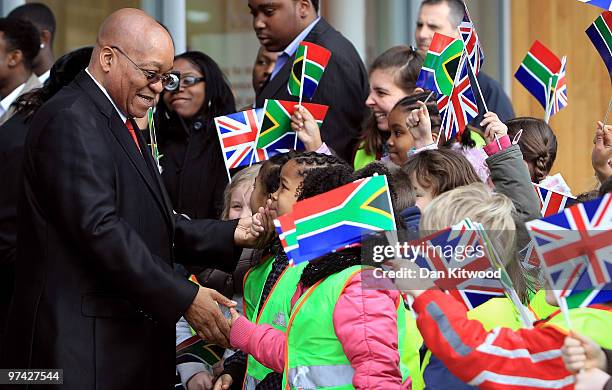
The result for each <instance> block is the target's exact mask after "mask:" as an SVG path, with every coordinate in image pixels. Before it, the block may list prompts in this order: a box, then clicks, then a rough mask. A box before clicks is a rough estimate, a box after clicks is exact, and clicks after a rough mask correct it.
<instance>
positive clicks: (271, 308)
mask: <svg viewBox="0 0 612 390" xmlns="http://www.w3.org/2000/svg"><path fill="white" fill-rule="evenodd" d="M307 264H308V263H307V262H304V263H300V264H298V265H296V266H293V267H292V266H287V267H285V269H284V270H283V272H282V273H281V275H280V276H279V277H278V279H277V280H276V283H274V285H273V286H272V289H271V290H270V293H269V294H268V297H267V298H266V301H265V302H258V304H257V305H256V306H255V309H254V310H253V311H252V312H250V313H249V315H248V316H247V318H248V319H249V321H251V322H253V323H255V324H268V325H271V326H272V327H273V328H275V329H278V330H280V331H282V332H285V331H286V330H287V322H288V321H289V315H290V314H291V298H292V297H293V295H294V294H295V290H296V289H297V285H298V282H299V281H300V277H301V275H302V270H303V269H304V267H305V266H306V265H307ZM269 272H270V271H268V274H269ZM266 278H267V274H266ZM266 278H264V283H265V279H266ZM248 279H250V277H249V278H248ZM248 279H247V282H246V283H245V287H247V285H248V287H249V288H251V286H255V285H256V284H255V283H253V284H250V283H248V282H249V280H248ZM262 290H263V284H262ZM262 290H259V298H261V293H262ZM245 293H246V290H245ZM249 295H251V296H254V295H256V294H255V292H251V291H249ZM259 305H263V306H262V307H261V310H259ZM258 312H259V314H257V313H258ZM271 372H272V370H270V369H269V368H268V367H266V366H264V365H263V364H261V363H260V362H258V361H257V360H255V358H254V357H253V356H251V355H249V356H248V358H247V369H246V376H245V378H244V386H243V388H245V389H255V386H257V384H258V383H259V382H261V381H262V380H263V379H264V378H265V377H266V376H267V375H268V374H269V373H271Z"/></svg>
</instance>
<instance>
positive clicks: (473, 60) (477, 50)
mask: <svg viewBox="0 0 612 390" xmlns="http://www.w3.org/2000/svg"><path fill="white" fill-rule="evenodd" d="M463 5H464V6H465V14H464V15H463V21H462V22H461V24H460V25H459V32H461V38H462V39H463V43H464V44H465V51H466V53H467V56H468V59H469V61H470V65H471V67H472V70H473V72H474V77H476V76H478V72H480V68H481V67H482V64H483V63H484V52H483V50H482V47H481V46H480V39H478V34H477V33H476V27H474V23H473V22H472V19H471V18H470V12H469V11H468V7H467V4H465V3H464V4H463ZM476 82H478V81H476Z"/></svg>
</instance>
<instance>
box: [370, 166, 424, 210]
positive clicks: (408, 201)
mask: <svg viewBox="0 0 612 390" xmlns="http://www.w3.org/2000/svg"><path fill="white" fill-rule="evenodd" d="M377 163H378V164H382V163H381V162H380V161H374V162H372V163H370V165H372V164H377ZM386 167H387V169H388V170H389V176H388V179H389V185H390V186H392V187H393V188H394V190H395V193H396V195H397V199H396V201H395V206H396V207H397V209H394V210H395V212H396V214H397V213H399V212H401V211H402V210H405V209H407V208H408V207H412V206H414V204H415V202H416V197H415V193H414V190H413V189H412V182H411V181H410V175H408V173H406V171H404V170H403V169H402V168H401V167H398V166H397V165H395V164H389V165H387V166H386Z"/></svg>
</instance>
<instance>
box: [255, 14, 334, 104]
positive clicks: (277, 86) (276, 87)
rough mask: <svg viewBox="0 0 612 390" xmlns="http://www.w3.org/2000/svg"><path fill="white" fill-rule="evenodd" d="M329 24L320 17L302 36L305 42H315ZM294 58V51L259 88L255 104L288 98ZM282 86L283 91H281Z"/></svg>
mask: <svg viewBox="0 0 612 390" xmlns="http://www.w3.org/2000/svg"><path fill="white" fill-rule="evenodd" d="M330 27H331V26H330V25H329V23H327V22H326V21H325V19H323V18H321V19H320V20H319V22H318V23H317V24H315V26H314V27H313V29H312V30H310V32H309V33H308V35H306V38H304V40H305V41H307V42H312V43H317V44H318V41H319V38H320V36H321V35H322V34H323V33H325V32H326V31H327V30H328V29H329V28H330ZM294 59H295V53H294V54H293V55H292V56H291V57H290V58H289V59H288V60H287V61H286V62H285V63H284V64H283V67H282V68H281V69H280V70H279V71H278V73H277V74H276V75H275V76H274V78H273V79H271V80H268V82H267V83H266V84H265V85H264V87H263V88H262V89H261V91H260V92H259V94H257V98H256V106H257V107H263V104H264V101H265V99H282V98H288V95H289V92H286V90H287V82H288V81H289V75H290V74H291V68H292V67H293V60H294ZM283 88H284V91H283Z"/></svg>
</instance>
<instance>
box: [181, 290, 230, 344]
mask: <svg viewBox="0 0 612 390" xmlns="http://www.w3.org/2000/svg"><path fill="white" fill-rule="evenodd" d="M219 305H224V306H227V307H234V306H236V302H234V301H231V300H229V299H227V298H226V297H224V296H223V295H222V294H220V293H219V292H217V291H216V290H212V289H210V288H205V287H200V288H199V290H198V293H197V295H196V297H195V299H194V300H193V302H192V303H191V306H189V308H188V309H187V311H186V312H185V319H186V320H187V322H189V324H190V325H191V327H192V328H193V329H195V331H196V332H197V333H198V336H200V337H201V338H203V339H204V340H206V341H209V342H211V343H215V344H218V345H220V346H222V347H225V348H229V346H230V343H229V332H230V324H229V321H228V320H227V318H225V317H224V316H223V314H222V313H221V310H220V309H219Z"/></svg>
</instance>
